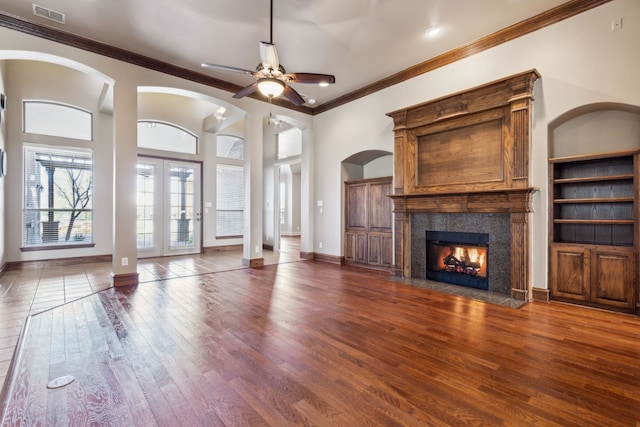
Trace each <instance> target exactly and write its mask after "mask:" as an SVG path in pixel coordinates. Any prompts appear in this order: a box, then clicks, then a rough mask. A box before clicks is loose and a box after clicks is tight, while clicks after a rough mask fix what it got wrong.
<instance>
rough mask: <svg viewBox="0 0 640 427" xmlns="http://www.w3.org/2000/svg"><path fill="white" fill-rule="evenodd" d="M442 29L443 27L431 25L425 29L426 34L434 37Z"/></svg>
mask: <svg viewBox="0 0 640 427" xmlns="http://www.w3.org/2000/svg"><path fill="white" fill-rule="evenodd" d="M440 31H442V28H440V27H429V28H427V29H426V30H425V32H424V35H425V36H427V37H433V36H435V35H437V34H439V33H440Z"/></svg>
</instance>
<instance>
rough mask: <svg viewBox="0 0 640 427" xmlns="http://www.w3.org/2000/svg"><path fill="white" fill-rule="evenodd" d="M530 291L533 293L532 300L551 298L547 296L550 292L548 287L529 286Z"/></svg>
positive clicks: (547, 299) (547, 300) (548, 299)
mask: <svg viewBox="0 0 640 427" xmlns="http://www.w3.org/2000/svg"><path fill="white" fill-rule="evenodd" d="M531 293H532V295H533V299H534V301H546V302H549V301H550V300H551V298H550V297H549V294H550V293H551V292H550V291H549V289H544V288H536V287H533V288H531Z"/></svg>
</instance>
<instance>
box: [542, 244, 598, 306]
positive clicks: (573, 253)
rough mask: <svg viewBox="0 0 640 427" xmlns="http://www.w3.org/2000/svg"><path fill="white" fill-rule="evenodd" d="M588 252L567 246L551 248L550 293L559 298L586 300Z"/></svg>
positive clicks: (587, 296) (587, 293)
mask: <svg viewBox="0 0 640 427" xmlns="http://www.w3.org/2000/svg"><path fill="white" fill-rule="evenodd" d="M588 267H589V252H588V251H586V250H584V249H582V248H580V247H576V248H571V247H567V246H561V247H553V248H552V249H551V295H552V296H554V297H559V298H571V299H574V300H579V301H588V300H589V298H590V291H591V289H590V286H589V282H590V280H589V269H588Z"/></svg>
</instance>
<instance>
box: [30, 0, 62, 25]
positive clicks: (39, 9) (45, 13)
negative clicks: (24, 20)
mask: <svg viewBox="0 0 640 427" xmlns="http://www.w3.org/2000/svg"><path fill="white" fill-rule="evenodd" d="M33 14H34V15H36V16H41V17H43V18H47V19H50V20H52V21H56V22H59V23H60V24H64V19H65V16H64V13H60V12H56V11H55V10H51V9H47V8H46V7H43V6H39V5H37V4H35V3H34V4H33Z"/></svg>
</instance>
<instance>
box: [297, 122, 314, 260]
mask: <svg viewBox="0 0 640 427" xmlns="http://www.w3.org/2000/svg"><path fill="white" fill-rule="evenodd" d="M312 159H313V136H312V134H311V130H310V129H309V128H305V129H303V130H302V165H301V175H300V233H301V235H302V237H301V239H300V252H302V253H307V254H313V252H314V248H313V244H314V243H313V242H314V241H315V240H314V221H315V220H314V213H315V209H314V206H315V203H314V194H315V192H314V191H313V189H314V182H313V176H314V175H313V162H312V161H311V160H312Z"/></svg>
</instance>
